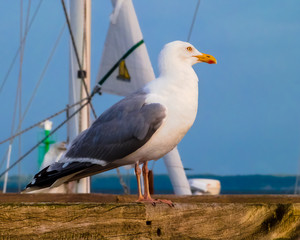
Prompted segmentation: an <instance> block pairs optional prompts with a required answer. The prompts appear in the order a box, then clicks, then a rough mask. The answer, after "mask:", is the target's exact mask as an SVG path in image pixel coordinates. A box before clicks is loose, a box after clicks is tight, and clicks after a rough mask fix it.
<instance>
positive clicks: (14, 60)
mask: <svg viewBox="0 0 300 240" xmlns="http://www.w3.org/2000/svg"><path fill="white" fill-rule="evenodd" d="M42 2H43V1H42V0H41V1H40V2H39V5H38V6H37V8H36V10H35V12H34V14H33V16H32V18H31V20H30V23H29V24H28V28H27V29H26V30H25V34H24V37H23V39H22V43H23V42H24V41H25V39H26V37H27V34H28V32H29V30H30V28H31V26H32V23H33V22H34V20H35V17H36V15H37V13H38V11H39V9H40V6H41V4H42ZM20 50H21V45H20V46H19V48H18V49H17V51H16V53H15V56H14V58H13V60H12V61H11V63H10V65H9V68H8V71H7V72H6V74H5V77H4V79H3V82H2V84H1V86H0V93H1V91H2V90H3V88H4V85H5V83H6V81H7V79H8V77H9V74H10V72H11V70H12V68H13V66H14V64H15V62H16V59H17V57H18V55H19V52H20Z"/></svg>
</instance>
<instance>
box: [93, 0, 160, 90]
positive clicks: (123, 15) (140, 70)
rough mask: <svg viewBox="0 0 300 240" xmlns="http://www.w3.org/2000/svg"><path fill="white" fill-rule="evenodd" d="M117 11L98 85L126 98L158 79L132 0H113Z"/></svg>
mask: <svg viewBox="0 0 300 240" xmlns="http://www.w3.org/2000/svg"><path fill="white" fill-rule="evenodd" d="M112 4H113V6H114V11H113V13H112V15H111V17H110V26H109V29H108V33H107V36H106V40H105V45H104V50H103V54H102V58H101V63H100V68H99V72H98V77H97V82H99V83H100V85H101V90H102V91H103V92H107V93H112V94H116V95H121V96H126V95H128V94H130V93H131V92H134V91H136V90H137V89H139V88H141V87H142V86H144V85H145V84H146V83H147V82H149V81H151V80H153V79H154V78H155V75H154V72H153V69H152V65H151V62H150V59H149V56H148V52H147V48H146V45H145V43H144V40H143V35H142V32H141V29H140V26H139V23H138V19H137V16H136V13H135V10H134V7H133V4H132V1H131V0H112Z"/></svg>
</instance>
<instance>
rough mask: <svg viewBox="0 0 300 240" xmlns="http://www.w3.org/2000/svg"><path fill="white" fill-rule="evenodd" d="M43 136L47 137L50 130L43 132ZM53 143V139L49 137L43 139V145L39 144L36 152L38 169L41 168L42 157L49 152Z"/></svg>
mask: <svg viewBox="0 0 300 240" xmlns="http://www.w3.org/2000/svg"><path fill="white" fill-rule="evenodd" d="M44 134H45V137H47V136H49V134H50V130H44ZM53 143H55V141H54V140H53V139H51V137H47V138H46V139H45V141H44V142H43V144H40V146H39V150H38V151H39V158H38V165H39V167H41V166H42V163H43V161H44V157H45V155H46V153H47V152H48V151H49V149H50V145H51V144H53Z"/></svg>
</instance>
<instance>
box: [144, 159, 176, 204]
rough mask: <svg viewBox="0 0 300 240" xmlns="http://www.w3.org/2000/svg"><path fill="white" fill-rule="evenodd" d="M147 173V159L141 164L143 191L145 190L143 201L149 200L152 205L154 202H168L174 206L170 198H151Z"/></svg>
mask: <svg viewBox="0 0 300 240" xmlns="http://www.w3.org/2000/svg"><path fill="white" fill-rule="evenodd" d="M148 173H149V169H148V161H147V162H145V163H144V165H143V178H144V191H145V193H144V200H143V201H144V202H150V203H151V204H152V205H153V206H155V205H156V203H158V202H161V203H166V204H168V205H169V206H170V207H174V204H173V203H172V201H170V200H166V199H153V198H152V197H151V196H150V191H149V178H148Z"/></svg>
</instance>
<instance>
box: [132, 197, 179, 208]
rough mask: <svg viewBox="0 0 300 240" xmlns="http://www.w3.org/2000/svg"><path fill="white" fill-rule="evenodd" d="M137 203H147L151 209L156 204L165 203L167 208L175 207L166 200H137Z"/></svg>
mask: <svg viewBox="0 0 300 240" xmlns="http://www.w3.org/2000/svg"><path fill="white" fill-rule="evenodd" d="M137 202H148V203H151V204H152V206H153V207H155V206H156V204H157V203H165V204H168V206H169V207H175V205H174V203H173V202H172V201H170V200H166V199H153V198H142V199H140V198H139V199H138V200H137Z"/></svg>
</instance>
